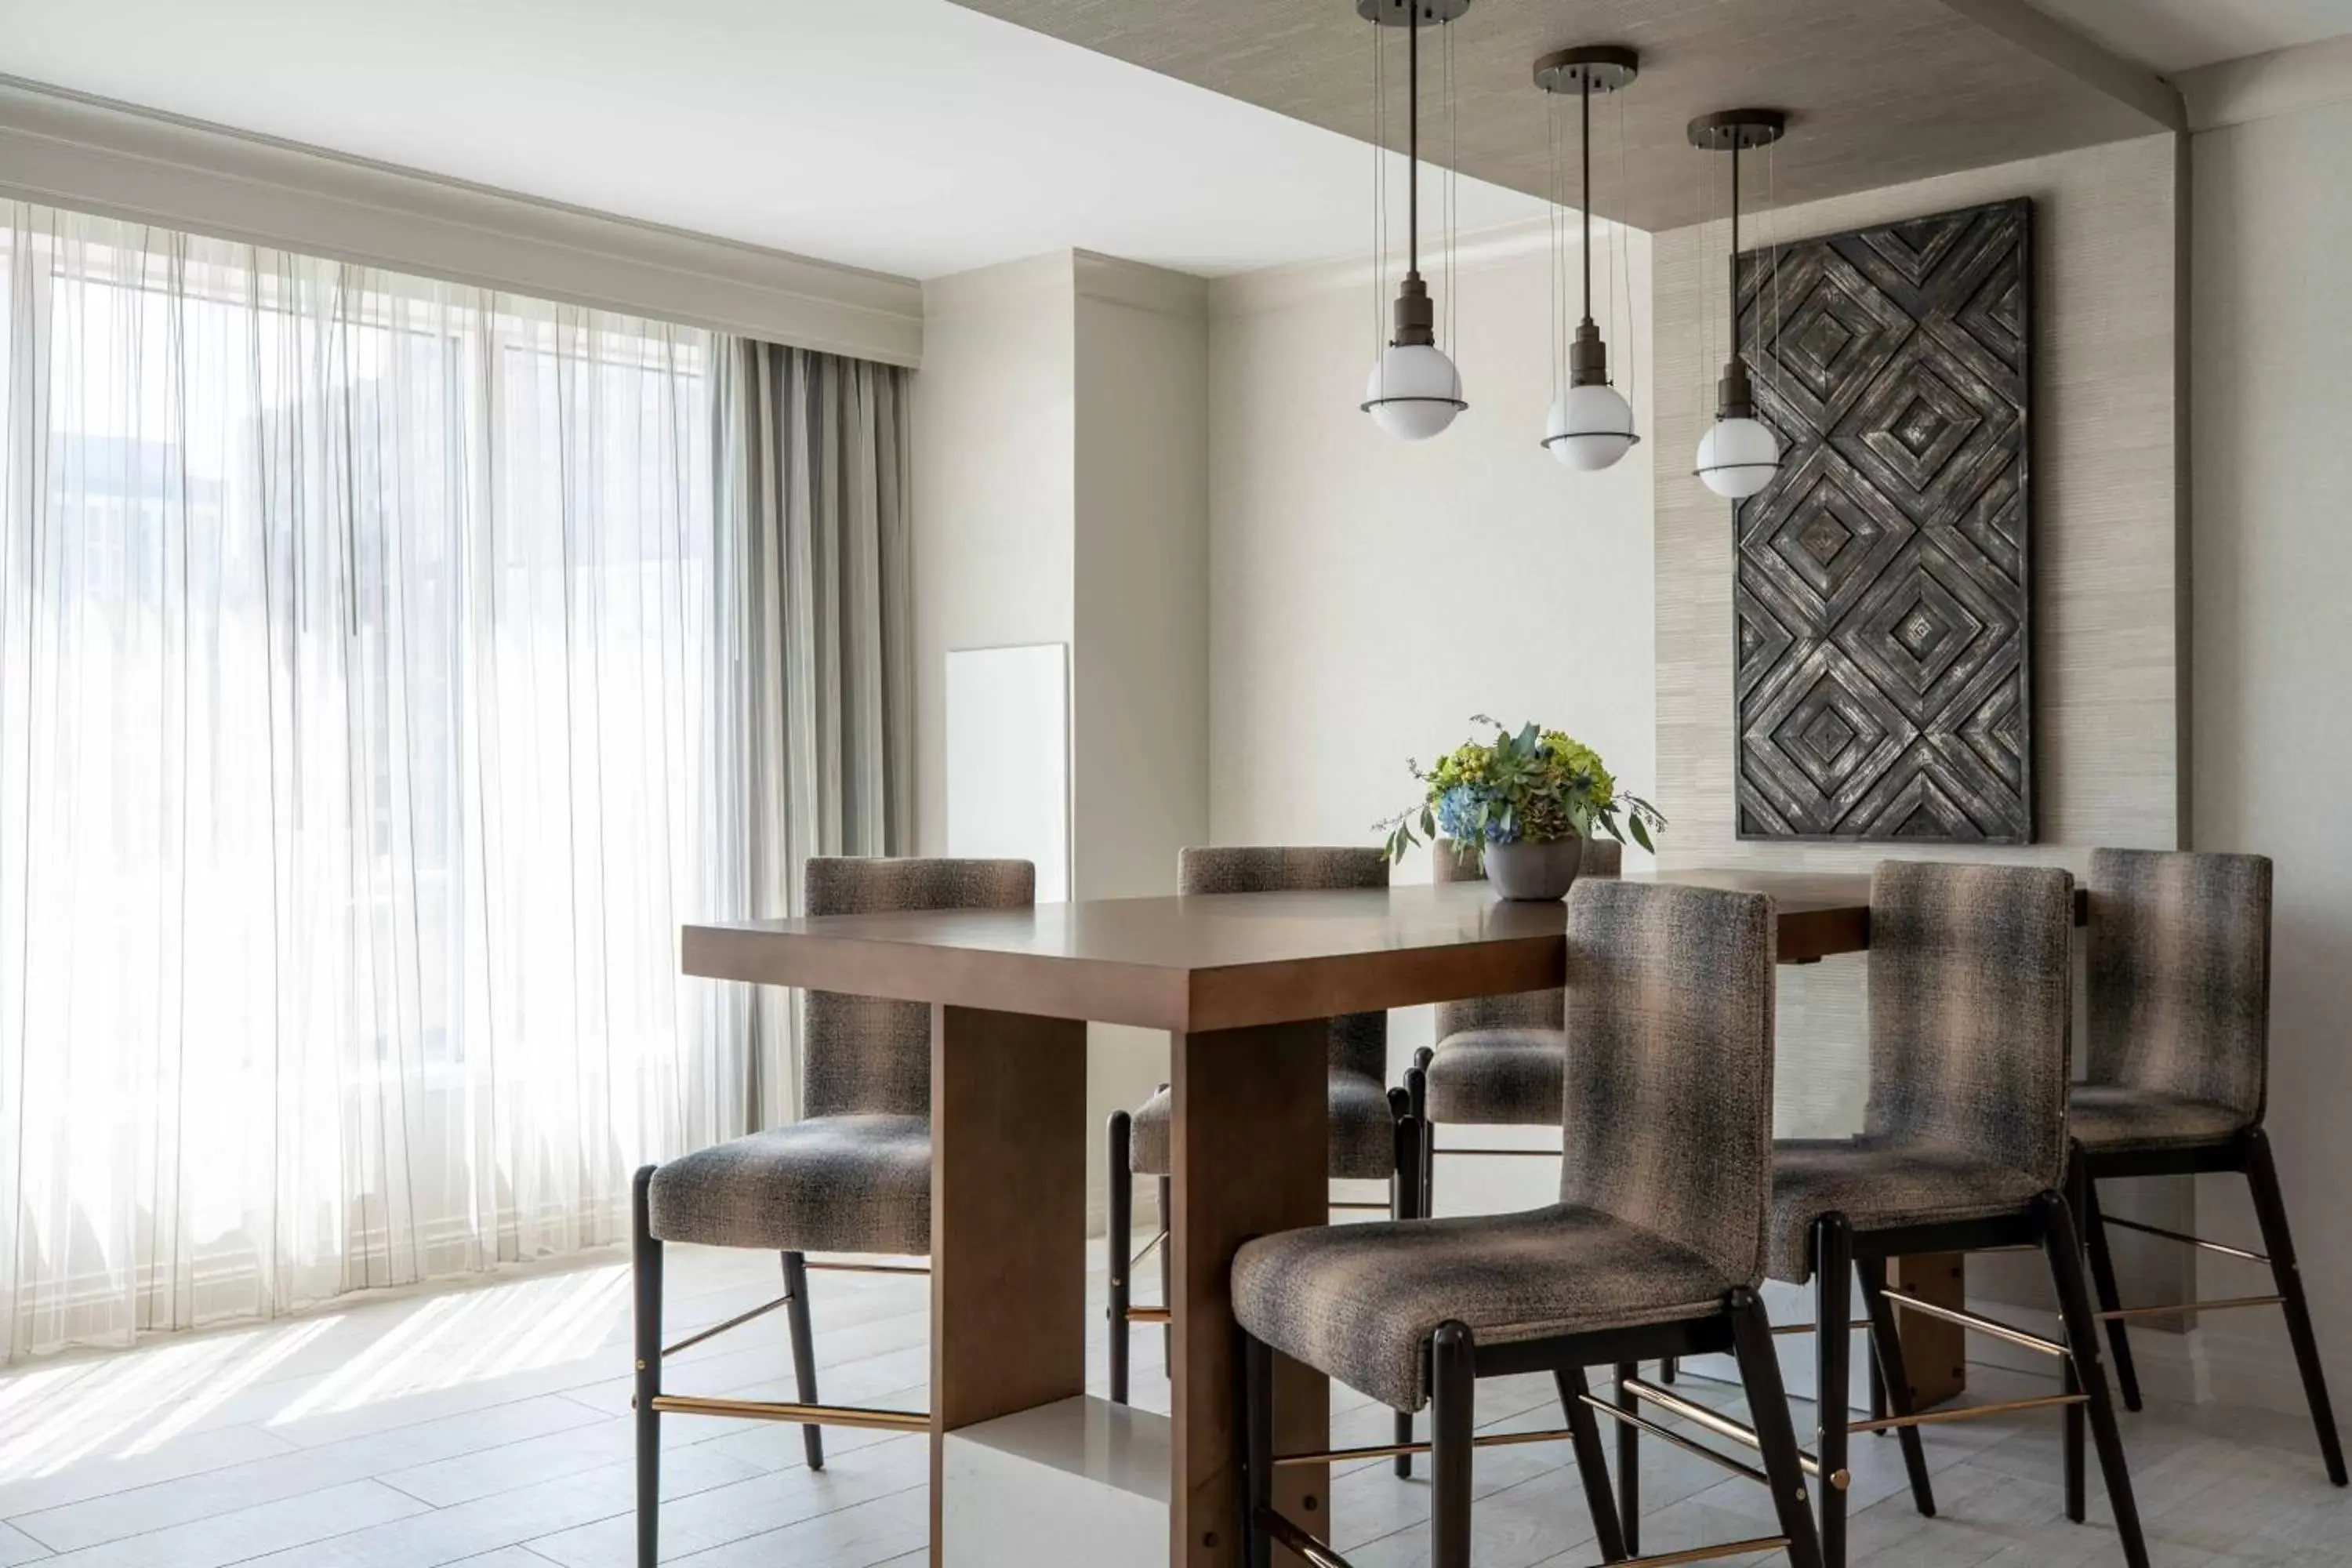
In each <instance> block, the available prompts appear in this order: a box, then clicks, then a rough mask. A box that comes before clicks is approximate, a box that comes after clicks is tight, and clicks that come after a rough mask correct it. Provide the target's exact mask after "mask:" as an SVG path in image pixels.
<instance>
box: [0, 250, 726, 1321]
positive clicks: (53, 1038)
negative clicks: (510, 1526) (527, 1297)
mask: <svg viewBox="0 0 2352 1568" xmlns="http://www.w3.org/2000/svg"><path fill="white" fill-rule="evenodd" d="M731 352H733V350H732V346H731V345H730V344H727V343H725V342H719V341H715V340H713V339H712V338H711V337H710V336H709V334H706V333H703V332H699V331H689V330H686V329H682V328H675V327H668V326H664V325H661V324H658V323H655V322H650V321H638V320H633V319H629V318H625V317H620V316H615V315H612V314H607V313H603V312H597V311H591V310H577V309H572V308H570V307H565V306H559V305H554V304H549V303H543V302H539V301H532V300H520V299H516V298H513V297H509V296H503V295H491V294H488V293H485V292H482V291H478V290H474V289H465V288H460V287H457V286H453V285H444V284H437V283H432V282H427V281H424V280H419V279H407V278H401V277H395V276H390V275H387V274H384V273H383V272H380V271H374V270H371V269H367V268H356V267H348V266H343V265H340V264H337V263H333V262H330V261H325V260H320V259H316V258H302V257H295V256H289V255H286V254H282V253H277V252H272V251H268V250H262V249H256V248H254V247H247V246H240V245H232V244H228V243H226V242H220V241H213V240H206V239H199V238H192V237H185V236H179V235H173V234H168V233H164V232H162V231H157V230H153V229H149V228H143V227H140V226H132V225H127V224H121V223H116V222H112V221H109V220H104V219H99V218H93V217H85V216H77V215H72V214H65V213H59V212H55V211H50V210H47V209H43V208H36V207H26V206H10V205H6V204H0V364H5V377H0V439H5V447H0V504H5V513H0V1271H5V1273H0V1334H5V1349H6V1351H7V1352H8V1353H9V1354H11V1355H16V1354H22V1353H25V1352H27V1351H31V1350H38V1349H41V1348H45V1347H47V1346H50V1345H54V1344H58V1343H61V1342H68V1341H74V1340H89V1339H107V1338H121V1337H124V1336H127V1335H128V1334H129V1333H131V1332H132V1331H136V1330H138V1329H142V1328H150V1327H161V1326H172V1325H181V1324H187V1323H193V1322H198V1321H207V1320H210V1319H215V1318H220V1317H226V1316H232V1315H240V1314H248V1313H256V1312H268V1311H274V1310H284V1309H286V1308H289V1307H291V1306H294V1305H298V1304H300V1303H302V1302H304V1301H307V1300H316V1299H319V1298H321V1297H324V1296H328V1295H331V1294H333V1293H336V1292H338V1291H341V1290H345V1289H352V1288H355V1287H359V1286H362V1285H370V1284H388V1283H395V1282H400V1281H404V1280H407V1279H416V1278H420V1277H424V1276H427V1275H432V1274H437V1273H446V1272H451V1271H454V1270H458V1269H463V1268H478V1267H482V1266H484V1265H486V1264H488V1263H490V1262H493V1261H497V1260H499V1259H505V1258H522V1257H530V1256H536V1255H542V1254H545V1253H549V1252H554V1251H561V1250H565V1249H568V1248H572V1247H580V1246H583V1245H590V1244H593V1243H596V1242H601V1241H604V1240H609V1239H613V1238H614V1237H617V1236H618V1235H621V1234H623V1233H624V1222H625V1208H626V1194H627V1185H628V1180H629V1173H630V1172H631V1171H632V1169H633V1168H634V1167H635V1165H636V1164H638V1163H642V1162H644V1161H646V1160H647V1159H650V1158H658V1157H661V1156H663V1155H666V1154H667V1153H670V1152H676V1151H677V1150H678V1149H680V1148H683V1147H688V1146H693V1145H697V1144H699V1143H704V1142H710V1141H712V1140H713V1139H715V1138H719V1137H723V1136H728V1135H731V1134H732V1133H735V1132H738V1131H742V1130H743V1128H744V1126H745V1125H746V1124H747V1122H748V1121H749V1120H750V1118H751V1107H750V1104H749V1101H748V1100H747V1096H749V1095H751V1093H752V1092H753V1091H754V1088H755V1085H756V1082H757V1075H756V1074H755V1072H754V1070H753V1064H752V1063H751V1061H750V1060H749V1059H748V1058H747V1053H749V1052H750V1051H751V1048H752V1047H751V1040H752V1039H753V1031H752V1030H751V1027H750V1026H749V1008H750V1006H751V1003H750V1000H749V998H748V997H747V996H746V995H744V994H742V993H740V991H736V990H731V989H729V988H724V987H719V986H714V985H708V984H698V983H693V982H682V981H681V980H680V979H679V977H678V975H677V962H676V954H677V927H678V925H679V923H680V922H681V921H684V920H686V919H689V918H698V917H707V916H714V915H727V914H731V913H737V912H742V911H744V910H745V909H746V907H747V900H748V899H749V897H750V894H749V893H748V891H747V889H746V887H745V885H744V884H745V873H744V870H743V868H744V866H745V863H746V855H745V847H744V842H743V829H742V826H741V824H742V822H743V821H744V819H745V816H746V812H745V810H744V809H743V805H742V801H741V798H740V796H741V793H742V790H743V787H744V786H743V778H744V769H745V766H746V763H745V756H744V753H745V749H746V748H745V743H744V730H745V726H744V723H743V721H742V719H741V717H740V715H741V714H742V713H743V712H744V711H745V708H744V701H743V694H742V692H741V690H740V680H741V677H740V674H739V668H740V660H739V659H738V658H736V656H735V652H734V650H735V649H737V648H739V647H741V646H742V644H743V637H744V631H743V627H742V626H741V625H740V621H741V618H742V615H743V611H742V609H741V607H740V606H741V605H742V603H743V602H744V596H743V595H741V594H740V593H739V592H737V591H735V589H734V587H733V586H732V585H731V584H730V563H732V562H733V561H734V560H735V558H736V557H737V556H739V555H740V552H741V541H740V538H738V537H737V534H738V533H739V531H740V529H741V527H742V526H743V523H742V521H741V520H740V518H738V517H736V516H735V515H734V513H733V510H732V509H730V507H728V506H727V505H726V504H725V499H724V494H723V492H724V490H725V488H726V487H725V484H724V482H723V480H720V479H715V478H714V474H715V473H716V472H718V471H719V468H721V465H719V463H717V462H715V460H714V459H715V456H717V455H715V454H714V450H713V448H714V445H718V446H720V447H724V446H725V445H726V443H725V442H724V441H723V440H720V441H717V442H714V431H717V430H721V429H723V428H724V426H723V423H722V421H721V420H720V418H719V412H720V410H719V398H720V396H721V384H722V383H723V382H724V381H725V380H726V377H725V376H724V375H723V374H721V373H722V371H723V369H724V368H725V367H724V365H723V364H722V363H721V360H722V359H723V356H724V355H725V354H727V353H731ZM714 490H717V491H719V492H721V493H719V494H716V495H715V494H714Z"/></svg>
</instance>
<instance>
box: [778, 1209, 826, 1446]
mask: <svg viewBox="0 0 2352 1568" xmlns="http://www.w3.org/2000/svg"><path fill="white" fill-rule="evenodd" d="M784 1294H785V1295H787V1296H789V1297H791V1298H792V1301H791V1304H790V1305H788V1306H786V1307H785V1308H784V1316H785V1317H786V1318H788V1319H790V1320H791V1322H792V1334H793V1383H794V1384H797V1385H798V1386H799V1388H800V1400H801V1403H802V1404H803V1405H814V1404H815V1403H816V1336H815V1335H814V1333H812V1332H811V1331H810V1329H809V1299H808V1263H807V1261H806V1260H805V1259H804V1258H803V1257H802V1256H801V1255H800V1254H799V1253H797V1252H787V1253H785V1254H784ZM801 1448H802V1450H803V1452H804V1453H805V1454H806V1455H807V1456H808V1468H810V1469H812V1470H821V1469H823V1468H824V1427H822V1426H803V1427H802V1428H801Z"/></svg>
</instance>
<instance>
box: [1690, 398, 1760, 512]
mask: <svg viewBox="0 0 2352 1568" xmlns="http://www.w3.org/2000/svg"><path fill="white" fill-rule="evenodd" d="M1696 468H1697V472H1698V477H1699V478H1700V479H1704V480H1705V481H1706V488H1707V489H1711V490H1713V491H1714V492H1715V493H1716V494H1717V495H1719V496H1721V497H1723V498H1724V499H1725V500H1747V499H1748V497H1749V496H1752V495H1754V494H1755V493H1756V492H1757V491H1758V490H1760V489H1763V488H1764V487H1765V486H1766V485H1769V484H1770V483H1771V482H1772V476H1773V475H1774V474H1777V473H1779V472H1780V437H1778V436H1775V435H1773V434H1772V427H1771V426H1769V425H1766V424H1765V423H1764V422H1763V421H1761V420H1759V419H1750V418H1748V417H1745V416H1717V419H1716V422H1715V423H1714V424H1713V425H1711V426H1707V432H1706V435H1705V436H1703V437H1700V438H1699V444H1698V462H1697V464H1696Z"/></svg>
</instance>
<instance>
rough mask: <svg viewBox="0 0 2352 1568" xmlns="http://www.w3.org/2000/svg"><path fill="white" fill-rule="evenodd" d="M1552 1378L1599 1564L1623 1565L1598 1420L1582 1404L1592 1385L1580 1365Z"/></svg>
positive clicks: (1620, 1534) (1621, 1532)
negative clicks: (1564, 1419)
mask: <svg viewBox="0 0 2352 1568" xmlns="http://www.w3.org/2000/svg"><path fill="white" fill-rule="evenodd" d="M1551 1376H1552V1383H1553V1384H1554V1385H1555V1386H1557V1387H1558V1388H1559V1407H1560V1412H1561V1414H1562V1415H1566V1416H1567V1418H1568V1434H1569V1445H1570V1447H1571V1448H1573V1449H1574V1450H1575V1453H1576V1479H1577V1481H1578V1484H1580V1486H1582V1487H1583V1488H1584V1506H1585V1509H1586V1510H1587V1511H1588V1512H1590V1513H1591V1515H1592V1539H1593V1541H1594V1542H1595V1544H1596V1545H1598V1546H1599V1548H1600V1550H1601V1561H1602V1562H1603V1563H1622V1562H1623V1561H1625V1557H1626V1552H1625V1531H1624V1527H1623V1526H1622V1524H1621V1523H1620V1522H1619V1521H1618V1519H1617V1502H1616V1500H1615V1499H1614V1498H1612V1497H1611V1496H1610V1495H1609V1457H1608V1454H1607V1452H1606V1451H1605V1450H1604V1449H1603V1448H1602V1447H1601V1418H1600V1417H1599V1416H1597V1415H1593V1414H1592V1406H1591V1405H1587V1404H1585V1403H1584V1399H1585V1395H1587V1394H1590V1393H1591V1385H1589V1384H1587V1383H1586V1382H1585V1381H1584V1369H1583V1368H1582V1367H1580V1366H1572V1367H1569V1368H1567V1369H1566V1370H1564V1371H1560V1372H1555V1373H1552V1374H1551ZM1629 1430H1630V1428H1629Z"/></svg>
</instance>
